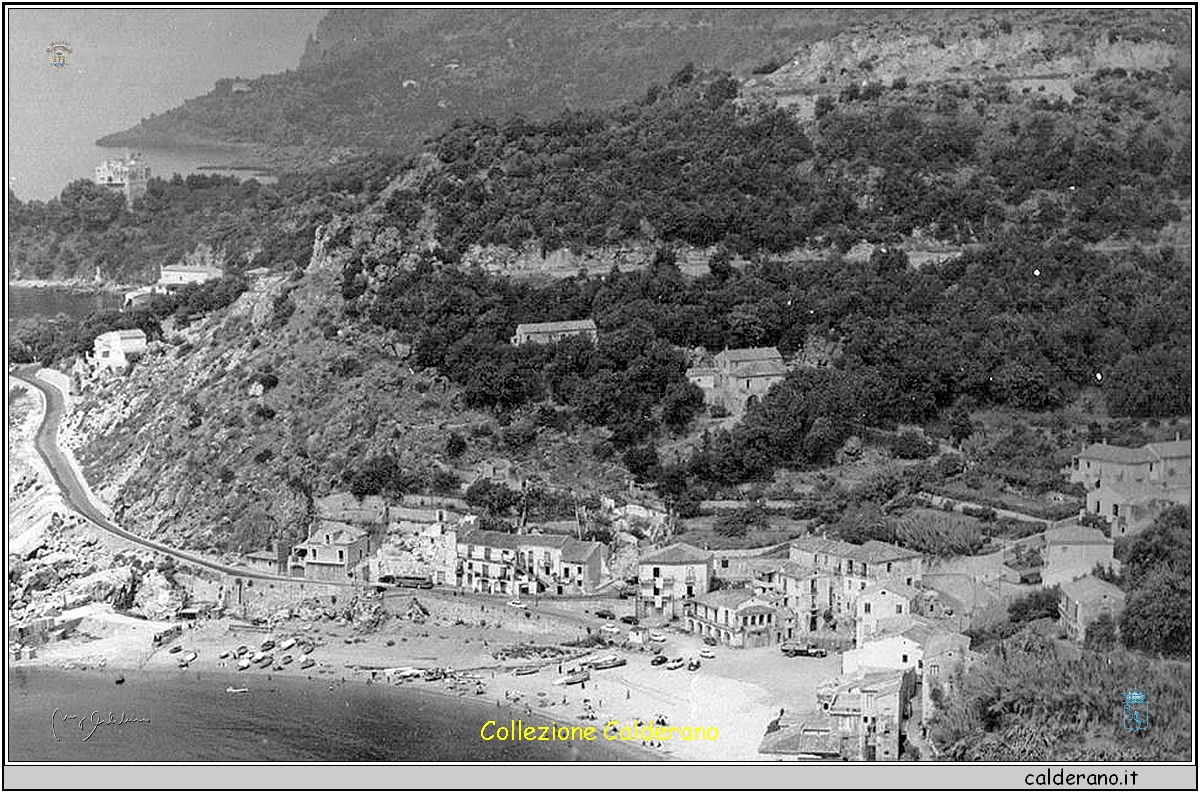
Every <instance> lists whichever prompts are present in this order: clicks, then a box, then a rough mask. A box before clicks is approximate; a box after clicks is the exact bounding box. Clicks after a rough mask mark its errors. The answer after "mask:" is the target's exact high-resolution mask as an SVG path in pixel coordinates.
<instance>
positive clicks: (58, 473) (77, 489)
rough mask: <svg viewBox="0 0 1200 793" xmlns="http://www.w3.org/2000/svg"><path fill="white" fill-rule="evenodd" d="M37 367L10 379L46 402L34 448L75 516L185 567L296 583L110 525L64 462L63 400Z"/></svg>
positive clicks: (18, 369)
mask: <svg viewBox="0 0 1200 793" xmlns="http://www.w3.org/2000/svg"><path fill="white" fill-rule="evenodd" d="M37 369H38V367H37V366H36V365H33V366H25V367H16V368H13V369H12V370H11V372H10V373H11V374H12V376H13V377H15V378H17V379H19V380H22V381H23V382H26V383H28V384H29V385H31V386H33V387H34V388H36V389H37V390H38V391H40V392H42V396H43V397H45V400H46V410H45V412H44V413H43V414H42V423H41V426H40V427H38V431H37V434H36V435H35V436H34V441H33V442H34V447H35V448H36V449H37V450H38V454H40V455H41V456H42V459H43V460H45V461H46V467H47V468H49V469H50V475H51V476H52V477H54V482H55V483H56V484H57V485H58V489H59V492H60V493H61V494H62V499H63V501H64V502H65V503H66V504H67V505H68V506H69V507H71V508H72V509H73V510H75V511H76V512H78V513H79V514H80V515H82V516H83V517H84V518H87V520H88V521H90V522H91V523H93V524H95V525H96V526H97V527H99V528H100V529H103V530H104V531H107V532H109V533H110V534H115V535H116V536H118V537H120V538H122V539H125V540H128V541H129V542H132V543H136V544H138V545H141V546H142V547H144V548H149V549H151V550H154V551H158V552H159V553H163V554H166V555H167V556H171V557H174V558H175V559H178V560H180V561H183V562H187V563H188V564H192V565H195V566H197V567H202V568H204V569H206V570H212V571H213V572H216V573H222V574H224V575H230V576H238V577H240V578H244V579H246V578H250V579H255V580H265V581H294V580H295V579H291V578H288V577H286V576H281V575H272V574H270V573H263V572H259V571H256V570H251V569H249V568H246V567H235V566H233V565H227V564H222V563H220V562H215V561H213V560H211V559H205V558H204V557H202V556H197V555H195V554H192V553H188V552H187V551H181V550H179V549H177V548H172V547H171V546H169V545H164V544H163V543H161V542H155V541H154V540H148V539H146V538H145V537H140V536H138V535H137V534H134V533H132V532H129V531H126V530H125V529H122V528H121V527H120V526H118V525H117V524H115V523H113V522H112V521H111V520H109V519H108V518H107V517H105V515H104V512H103V510H102V509H101V508H100V506H99V505H98V504H97V503H96V502H94V501H93V500H92V498H93V496H92V495H91V491H90V490H89V489H88V487H87V486H86V485H85V484H84V482H83V481H82V480H81V479H80V475H79V474H78V473H76V471H75V470H74V468H73V467H72V466H71V464H70V463H69V462H68V461H67V458H66V456H65V455H64V454H63V451H62V449H60V448H59V446H58V426H59V423H60V422H61V421H62V416H63V409H64V400H63V395H62V392H60V391H59V390H58V389H57V388H55V387H54V386H53V385H50V384H49V383H47V382H46V381H44V380H41V379H40V378H38V376H37Z"/></svg>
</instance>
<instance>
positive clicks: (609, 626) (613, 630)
mask: <svg viewBox="0 0 1200 793" xmlns="http://www.w3.org/2000/svg"><path fill="white" fill-rule="evenodd" d="M600 632H601V633H607V634H610V635H613V636H616V635H617V634H618V633H620V632H621V629H620V628H618V627H617V626H616V623H612V622H608V623H605V624H604V625H602V626H601V627H600Z"/></svg>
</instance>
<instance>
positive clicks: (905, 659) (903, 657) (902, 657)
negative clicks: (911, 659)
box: [900, 653, 908, 664]
mask: <svg viewBox="0 0 1200 793" xmlns="http://www.w3.org/2000/svg"><path fill="white" fill-rule="evenodd" d="M900 663H902V664H906V663H908V653H902V654H901V655H900Z"/></svg>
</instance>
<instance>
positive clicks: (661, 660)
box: [650, 655, 667, 666]
mask: <svg viewBox="0 0 1200 793" xmlns="http://www.w3.org/2000/svg"><path fill="white" fill-rule="evenodd" d="M666 662H667V656H665V655H656V656H654V657H653V658H651V659H650V665H651V666H662V665H663V664H665V663H666Z"/></svg>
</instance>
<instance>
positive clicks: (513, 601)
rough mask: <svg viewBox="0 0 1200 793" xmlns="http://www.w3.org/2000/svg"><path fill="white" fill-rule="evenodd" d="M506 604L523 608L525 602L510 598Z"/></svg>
mask: <svg viewBox="0 0 1200 793" xmlns="http://www.w3.org/2000/svg"><path fill="white" fill-rule="evenodd" d="M508 605H510V606H512V607H513V608H515V609H523V608H525V604H524V603H522V602H521V601H519V600H510V601H508Z"/></svg>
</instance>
